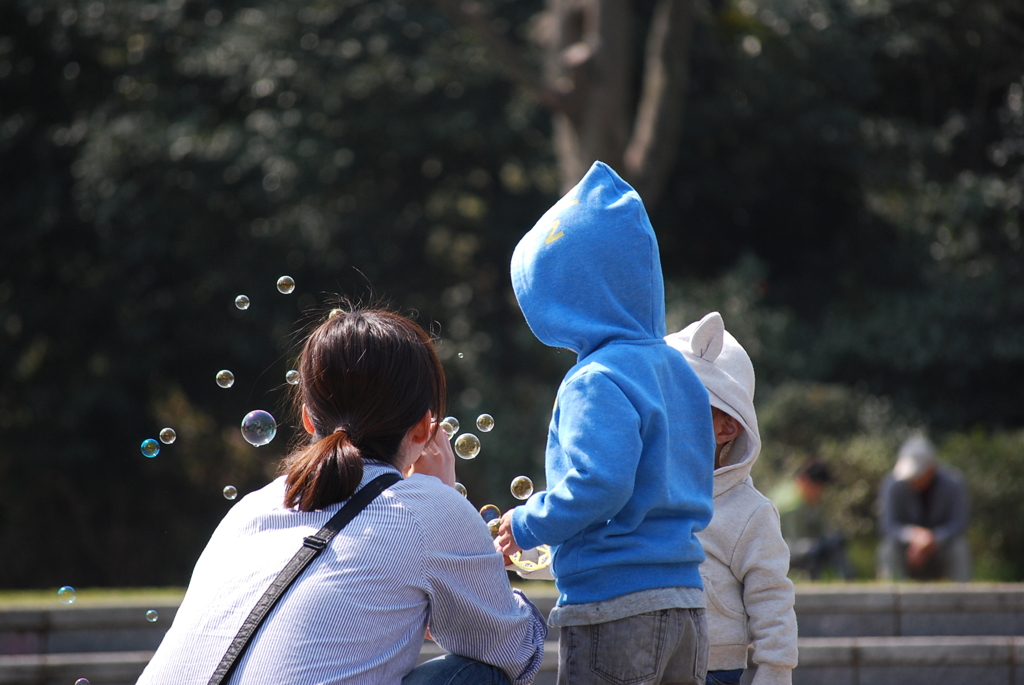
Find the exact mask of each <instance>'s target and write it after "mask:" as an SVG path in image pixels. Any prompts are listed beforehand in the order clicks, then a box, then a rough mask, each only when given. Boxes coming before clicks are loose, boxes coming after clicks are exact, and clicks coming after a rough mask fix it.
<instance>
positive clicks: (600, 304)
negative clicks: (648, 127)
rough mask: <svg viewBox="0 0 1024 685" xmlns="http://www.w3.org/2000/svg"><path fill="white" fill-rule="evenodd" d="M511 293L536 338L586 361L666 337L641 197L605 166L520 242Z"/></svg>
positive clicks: (656, 260)
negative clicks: (607, 348)
mask: <svg viewBox="0 0 1024 685" xmlns="http://www.w3.org/2000/svg"><path fill="white" fill-rule="evenodd" d="M512 287H513V288H514V290H515V293H516V299H518V301H519V306H520V307H521V308H522V310H523V315H524V316H525V317H526V322H527V323H528V324H529V325H530V328H531V330H533V333H534V335H536V336H537V338H538V339H539V340H540V341H541V342H542V343H544V344H545V345H550V346H551V347H564V348H567V349H570V350H572V351H574V352H576V353H577V354H578V355H580V356H586V355H587V354H589V353H590V352H591V351H593V350H595V349H597V348H599V347H601V346H602V345H604V344H605V343H607V342H609V341H612V340H628V341H640V340H649V339H652V338H657V339H660V338H662V337H664V335H665V332H666V331H665V287H664V283H663V281H662V275H661V258H660V256H659V254H658V242H657V240H656V239H655V236H654V229H653V228H652V227H651V222H650V220H649V219H648V218H647V212H646V211H645V210H644V205H643V202H642V201H641V200H640V196H639V195H637V193H636V191H635V190H633V189H632V188H631V187H630V186H629V185H628V184H627V183H626V182H625V181H623V180H622V179H621V178H619V176H618V174H616V173H615V172H614V171H612V169H611V168H610V167H609V166H608V165H607V164H604V163H603V162H595V163H594V165H593V166H592V167H590V171H588V172H587V175H586V176H584V177H583V180H581V181H580V182H579V183H578V184H577V185H576V187H575V188H573V189H572V190H570V191H569V192H568V193H567V194H566V195H565V197H563V198H562V199H561V200H559V201H558V202H557V203H556V204H555V205H554V206H553V207H552V208H551V209H549V210H548V211H547V212H546V213H545V214H544V216H542V217H541V218H540V221H538V222H537V223H536V225H534V227H533V228H532V229H530V231H529V232H528V233H527V234H526V235H525V236H523V238H522V240H520V241H519V245H517V246H516V249H515V252H514V253H513V255H512Z"/></svg>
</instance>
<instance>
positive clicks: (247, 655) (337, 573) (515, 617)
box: [139, 308, 547, 685]
mask: <svg viewBox="0 0 1024 685" xmlns="http://www.w3.org/2000/svg"><path fill="white" fill-rule="evenodd" d="M299 373H300V378H301V379H302V380H301V382H300V383H299V384H298V385H297V386H295V389H294V392H293V398H292V399H293V405H294V408H295V413H296V415H297V418H298V419H299V420H300V421H301V424H302V426H303V427H304V428H305V431H306V433H307V434H308V439H306V440H302V441H300V442H299V443H298V444H297V445H296V447H295V449H294V450H293V451H292V452H291V454H289V456H288V457H286V458H285V459H284V461H283V462H282V465H281V476H280V477H279V478H277V479H276V480H275V481H273V482H272V483H270V484H269V485H267V486H266V487H264V488H263V489H261V490H258V491H256V492H254V493H251V494H250V495H248V496H246V497H245V498H244V499H242V500H241V501H239V502H238V503H237V504H235V505H234V507H232V509H231V511H230V512H229V513H228V515H227V516H226V517H225V518H224V520H223V521H222V522H221V524H220V525H219V526H218V528H217V530H216V531H215V532H214V534H213V537H212V538H211V539H210V542H209V544H208V545H207V547H206V549H205V550H204V551H203V554H202V555H201V556H200V558H199V561H198V563H197V564H196V567H195V571H194V572H193V575H192V581H191V583H190V584H189V588H188V592H187V593H186V595H185V599H184V600H183V602H182V604H181V607H180V608H179V610H178V613H177V615H176V617H175V619H174V624H173V625H172V626H171V629H170V630H169V631H168V633H167V635H166V636H165V637H164V640H163V642H162V643H161V645H160V648H159V649H158V650H157V652H156V654H155V655H154V657H153V660H152V661H151V662H150V664H149V666H148V667H147V668H146V670H145V672H144V673H143V674H142V678H141V679H140V680H139V683H140V685H141V684H147V685H148V684H151V683H174V684H175V685H193V684H194V685H207V683H208V682H210V678H211V675H212V674H213V672H214V670H215V669H216V668H217V666H218V663H219V662H220V661H221V658H222V657H223V655H224V654H225V651H226V650H227V649H228V647H229V645H230V644H231V642H232V639H233V638H234V637H235V635H236V633H237V632H238V631H239V628H240V627H241V626H242V624H243V622H244V621H245V620H246V617H247V616H248V615H249V613H250V611H252V609H253V607H254V606H255V605H256V603H257V601H258V600H259V599H260V597H261V595H262V594H263V593H264V591H265V590H266V589H267V587H269V586H270V584H271V583H272V582H273V581H274V579H275V577H276V576H277V574H278V573H279V572H280V571H281V569H282V568H284V566H285V565H286V564H287V563H288V561H289V559H290V558H291V557H292V555H294V554H295V552H296V550H297V549H299V548H301V547H302V546H303V540H304V538H306V537H307V536H312V535H314V534H315V533H316V532H317V531H318V530H320V528H321V527H322V526H323V525H324V524H325V523H326V522H327V521H328V520H329V519H330V518H331V517H332V516H333V515H334V514H336V513H337V512H338V510H339V508H340V507H341V506H342V505H344V504H345V503H346V502H347V501H348V500H349V498H351V497H352V496H353V495H354V494H355V493H357V492H359V491H360V489H361V488H363V487H364V486H366V485H367V484H368V483H370V482H371V481H372V480H374V479H375V478H377V477H378V476H381V475H382V474H386V473H388V472H392V473H397V474H401V475H402V476H403V477H404V478H403V479H401V480H399V481H398V482H397V483H395V484H394V485H391V486H390V487H388V488H387V489H386V490H384V491H383V492H382V493H381V494H380V495H379V496H377V497H376V498H375V499H373V500H372V501H371V502H370V504H369V505H368V506H367V507H366V508H365V509H363V510H362V511H361V512H360V513H359V514H357V515H356V517H355V518H354V519H353V520H352V521H351V522H350V523H349V524H348V525H347V526H345V527H344V528H343V529H341V531H340V532H339V533H338V534H337V536H336V537H334V538H333V539H332V540H331V541H330V542H329V543H328V545H327V547H326V548H325V549H324V551H323V552H322V553H321V554H320V556H319V557H317V558H316V559H315V560H314V561H313V562H312V563H311V564H310V565H309V566H308V567H307V568H306V569H305V571H304V572H303V573H302V574H301V575H300V576H299V577H298V579H297V580H296V581H295V582H294V584H292V585H291V586H290V588H289V589H288V590H287V591H285V593H284V595H283V596H282V598H281V600H280V601H279V602H278V604H277V605H276V606H275V607H274V608H273V609H272V610H271V611H270V613H269V615H268V616H267V618H266V620H265V621H264V623H263V624H262V626H261V627H260V628H259V630H258V631H257V632H256V633H255V635H254V637H253V638H252V640H251V642H250V643H249V645H248V648H247V649H246V650H245V651H244V653H243V654H242V656H241V657H240V658H239V659H238V660H237V662H236V664H235V667H234V671H233V672H232V673H231V675H230V681H227V680H225V682H230V683H232V684H233V685H246V684H249V683H252V684H256V683H259V685H264V684H265V683H281V684H282V685H305V684H308V685H320V684H325V685H326V684H334V683H346V684H349V683H353V684H355V683H360V684H362V683H365V684H366V685H399V684H400V683H401V684H402V685H434V684H435V683H436V684H437V685H441V684H444V685H457V684H461V683H466V684H467V685H468V684H469V683H474V684H490V683H493V684H494V685H499V684H503V685H504V684H509V683H510V684H511V685H527V684H528V683H530V682H531V681H532V680H533V677H534V675H535V674H536V672H537V670H538V669H539V668H540V663H541V660H542V658H543V653H544V638H545V637H546V636H547V628H546V623H545V621H544V618H543V617H542V616H541V615H540V614H539V613H538V611H537V609H536V608H535V607H534V606H533V605H532V604H531V603H530V602H529V601H528V600H527V599H526V598H525V597H524V596H523V595H522V594H521V593H520V592H519V591H517V590H511V589H510V588H509V585H508V580H507V577H506V574H505V570H504V565H503V559H502V557H501V555H499V554H497V553H496V552H495V551H494V547H493V545H492V542H491V538H490V535H489V533H488V531H487V527H486V526H485V525H484V523H483V521H482V519H481V518H480V516H479V514H477V512H476V511H475V510H474V508H473V506H472V505H471V504H470V503H469V502H468V501H467V500H466V499H465V498H463V497H462V496H461V495H459V493H458V492H457V491H456V490H455V489H454V485H455V458H454V455H453V454H452V449H451V445H450V443H449V441H448V439H447V436H446V435H445V433H444V431H441V430H439V429H438V425H437V423H438V421H439V420H440V417H443V416H444V409H445V394H446V387H445V379H444V372H443V370H442V367H441V364H440V362H439V361H438V358H437V354H436V352H435V351H434V346H433V344H432V342H431V340H430V338H429V336H428V335H427V334H426V333H425V332H424V331H423V329H422V328H420V327H419V326H417V325H416V324H415V323H413V322H412V321H410V320H408V319H406V318H404V317H402V316H400V315H398V314H395V313H393V312H389V311H385V310H380V309H358V308H352V309H349V310H345V311H342V310H333V311H332V312H331V314H330V316H329V317H328V318H327V320H325V321H324V322H323V323H322V324H321V325H320V326H318V327H317V328H316V329H315V330H314V331H313V332H312V333H311V334H310V335H309V337H308V338H307V339H306V342H305V344H304V346H303V349H302V353H301V357H300V366H299ZM428 626H429V628H430V635H431V638H432V639H433V640H435V641H436V642H437V643H438V644H439V645H440V646H441V647H443V648H444V649H445V650H447V651H448V652H450V654H448V655H447V656H445V657H443V658H440V659H435V660H433V661H428V662H426V663H424V664H422V665H420V666H416V662H417V658H418V656H419V652H420V648H421V647H422V645H423V639H424V634H425V633H426V631H427V628H428Z"/></svg>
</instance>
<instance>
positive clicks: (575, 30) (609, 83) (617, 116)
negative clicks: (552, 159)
mask: <svg viewBox="0 0 1024 685" xmlns="http://www.w3.org/2000/svg"><path fill="white" fill-rule="evenodd" d="M435 3H436V4H437V5H438V7H439V8H440V9H442V10H443V11H444V12H445V13H446V14H448V15H449V16H450V17H452V18H453V19H455V20H456V21H458V22H459V23H461V24H463V25H465V26H467V27H469V28H471V29H472V30H474V31H475V32H476V33H477V34H478V35H479V36H480V37H481V38H482V39H483V40H484V42H485V43H486V44H487V45H488V46H489V47H490V49H491V51H492V54H493V55H494V56H495V57H496V58H497V59H498V60H499V62H501V64H502V65H503V66H504V67H505V69H506V72H507V73H508V74H509V76H510V77H511V78H512V79H514V80H515V81H517V82H519V83H520V84H522V85H523V86H525V87H526V88H527V89H528V90H530V91H531V92H533V93H534V95H535V96H536V97H537V99H538V101H539V102H540V103H541V104H542V105H544V106H545V107H547V108H548V109H550V110H551V112H552V117H553V119H552V124H553V131H554V141H553V144H554V150H555V155H556V157H557V159H558V167H559V172H560V174H561V181H562V188H563V190H568V189H569V188H571V187H572V186H573V185H575V184H576V182H577V181H579V179H580V178H582V176H583V174H585V173H586V171H587V169H589V168H590V165H591V164H592V163H593V162H594V161H595V160H601V161H602V162H605V163H607V164H608V165H609V166H611V167H612V168H614V169H616V170H617V171H618V172H619V173H620V174H621V175H622V176H623V178H625V179H626V180H627V181H628V182H630V183H631V184H632V185H633V187H634V188H636V190H637V192H639V193H640V196H641V197H642V198H643V199H644V202H645V203H646V204H647V205H648V206H649V207H653V206H654V205H656V204H657V202H658V200H659V199H660V197H661V194H662V192H664V188H665V184H666V182H667V180H668V177H669V175H670V174H671V172H672V168H673V166H674V164H675V160H676V153H677V147H678V144H679V134H680V130H681V127H682V121H683V112H684V109H685V106H686V90H687V87H688V84H689V52H690V42H691V37H692V33H693V20H694V17H693V15H694V0H658V2H657V4H656V6H655V10H654V15H653V18H652V20H651V25H650V28H649V30H648V34H647V44H646V50H645V55H644V65H643V82H642V83H641V84H639V88H637V84H636V83H635V81H634V73H635V72H636V69H635V65H634V56H635V52H636V51H635V45H634V23H635V18H634V16H633V4H632V2H631V0H547V6H546V9H545V11H544V15H543V16H542V17H541V21H540V26H541V27H542V29H541V31H540V36H539V42H540V44H541V46H542V48H543V49H544V68H543V73H536V71H535V70H534V69H533V68H532V67H531V65H529V64H528V63H527V61H526V60H525V59H524V57H523V56H522V54H521V53H520V52H519V51H518V50H517V48H516V47H515V46H514V45H513V44H512V43H511V42H510V41H509V40H508V39H507V38H505V37H504V36H503V35H500V34H496V33H495V32H493V31H492V30H491V29H490V25H489V21H488V18H487V17H486V16H485V13H484V12H483V9H482V6H481V4H480V3H478V2H465V1H462V2H460V1H459V0H435ZM638 90H639V94H640V100H639V102H638V103H636V102H634V98H635V94H636V93H637V91H638Z"/></svg>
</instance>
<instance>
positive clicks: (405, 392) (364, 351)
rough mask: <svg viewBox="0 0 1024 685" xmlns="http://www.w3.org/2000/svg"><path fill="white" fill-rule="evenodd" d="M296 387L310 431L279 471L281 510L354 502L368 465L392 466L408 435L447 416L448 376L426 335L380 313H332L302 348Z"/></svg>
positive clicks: (402, 320)
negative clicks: (427, 422)
mask: <svg viewBox="0 0 1024 685" xmlns="http://www.w3.org/2000/svg"><path fill="white" fill-rule="evenodd" d="M299 377H300V378H301V379H302V380H301V382H300V383H299V384H298V385H295V386H292V388H293V391H292V392H293V395H292V399H293V404H294V410H295V413H296V416H297V418H298V417H301V419H302V422H303V424H304V425H306V426H307V428H308V429H309V430H310V431H311V432H313V433H314V434H313V436H312V440H311V441H310V442H308V443H305V444H302V445H299V446H297V448H296V449H295V451H294V452H292V454H290V455H289V456H288V457H286V458H285V460H284V461H283V462H282V464H281V472H282V473H284V474H285V476H286V478H285V498H284V504H285V506H288V507H293V508H297V509H299V510H301V511H313V510H316V509H323V508H324V507H327V506H330V505H331V504H334V503H336V502H340V501H343V500H345V499H347V498H349V497H351V496H352V494H353V493H354V492H355V491H356V489H357V488H358V487H359V483H360V482H361V481H362V477H363V460H364V459H372V460H375V461H380V462H384V463H387V464H394V463H395V459H396V456H397V455H398V453H399V449H400V448H401V445H402V441H403V440H404V439H405V436H406V434H407V433H408V432H409V429H410V428H412V427H413V426H414V425H416V423H417V422H418V421H420V420H422V419H423V416H424V415H425V414H426V413H427V412H431V413H432V414H433V415H434V416H443V415H444V409H445V406H444V405H445V395H446V393H447V390H446V386H445V379H444V369H443V368H442V366H441V362H440V360H439V359H438V358H437V352H436V351H435V350H434V345H433V342H432V341H431V339H430V336H428V335H427V333H426V332H425V331H424V330H423V329H422V328H420V327H419V326H417V325H416V324H415V323H413V322H412V321H410V320H409V319H407V318H405V317H403V316H400V315H399V314H395V313H394V312H389V311H386V310H382V309H358V308H355V309H352V310H350V311H344V310H341V309H335V310H332V311H331V313H330V316H329V317H328V318H327V320H326V321H324V322H322V323H321V324H320V325H319V326H318V327H317V328H316V329H315V330H314V331H313V332H312V333H310V335H309V337H308V338H306V342H305V344H304V345H303V348H302V353H301V354H300V355H299Z"/></svg>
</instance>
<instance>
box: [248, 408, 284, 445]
mask: <svg viewBox="0 0 1024 685" xmlns="http://www.w3.org/2000/svg"><path fill="white" fill-rule="evenodd" d="M275 435H277V421H275V420H274V417H273V416H271V415H270V412H266V411H263V410H262V409H257V410H255V411H251V412H249V413H248V414H246V415H245V418H244V419H242V437H243V438H245V441H246V442H247V443H249V444H250V445H255V446H256V447H259V446H260V445H266V444H267V443H268V442H270V441H271V440H273V439H274V436H275Z"/></svg>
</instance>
